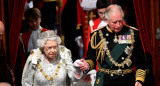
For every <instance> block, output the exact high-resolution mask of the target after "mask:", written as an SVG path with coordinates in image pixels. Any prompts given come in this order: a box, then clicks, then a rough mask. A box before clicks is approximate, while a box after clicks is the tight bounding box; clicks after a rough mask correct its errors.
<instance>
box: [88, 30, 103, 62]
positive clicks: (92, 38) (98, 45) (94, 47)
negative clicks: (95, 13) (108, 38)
mask: <svg viewBox="0 0 160 86" xmlns="http://www.w3.org/2000/svg"><path fill="white" fill-rule="evenodd" d="M96 35H97V32H94V34H93V35H92V37H91V41H90V42H91V47H92V48H93V49H99V52H98V55H97V59H96V61H98V60H99V57H100V54H101V62H102V60H104V51H103V43H104V42H105V39H104V38H103V39H102V40H101V41H100V42H99V43H98V44H96Z"/></svg>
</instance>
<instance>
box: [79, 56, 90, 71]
mask: <svg viewBox="0 0 160 86" xmlns="http://www.w3.org/2000/svg"><path fill="white" fill-rule="evenodd" d="M80 61H81V62H79V63H77V64H78V65H79V67H80V70H82V71H87V70H88V69H89V65H88V63H87V62H86V60H84V59H81V60H80Z"/></svg>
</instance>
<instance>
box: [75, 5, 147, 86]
mask: <svg viewBox="0 0 160 86" xmlns="http://www.w3.org/2000/svg"><path fill="white" fill-rule="evenodd" d="M105 17H106V22H107V23H108V25H107V26H105V27H103V28H100V29H97V30H95V31H93V32H92V33H91V38H90V42H89V47H88V52H87V57H86V59H85V60H84V59H81V62H83V63H81V62H79V63H77V64H79V66H80V69H81V70H83V71H84V73H87V72H88V71H90V70H92V69H93V68H95V66H96V63H97V62H96V61H98V62H99V67H98V72H97V75H96V81H95V83H94V86H142V85H143V83H144V81H145V76H146V62H145V57H144V51H143V47H142V44H141V40H140V37H139V32H138V29H136V28H134V27H131V26H128V25H123V18H124V13H123V10H122V9H121V7H120V6H119V5H114V4H113V5H110V6H108V7H107V9H106V11H105ZM134 66H135V67H136V70H135V72H134V69H133V67H134Z"/></svg>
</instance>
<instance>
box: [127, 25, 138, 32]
mask: <svg viewBox="0 0 160 86" xmlns="http://www.w3.org/2000/svg"><path fill="white" fill-rule="evenodd" d="M124 26H126V27H129V28H131V29H134V30H137V31H138V29H137V28H135V27H132V26H129V25H126V24H125V25H124Z"/></svg>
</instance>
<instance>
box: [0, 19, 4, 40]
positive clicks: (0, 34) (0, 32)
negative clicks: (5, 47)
mask: <svg viewBox="0 0 160 86" xmlns="http://www.w3.org/2000/svg"><path fill="white" fill-rule="evenodd" d="M3 33H4V25H3V23H2V22H1V21H0V40H2V39H3Z"/></svg>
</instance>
